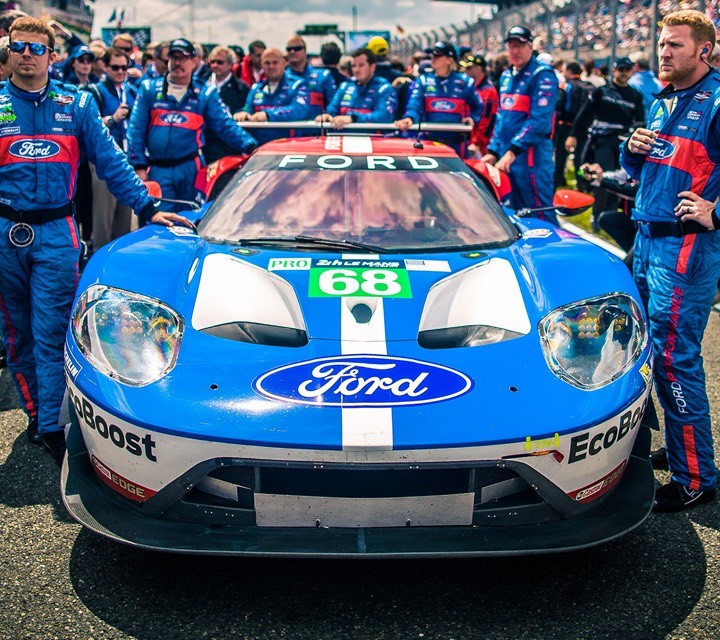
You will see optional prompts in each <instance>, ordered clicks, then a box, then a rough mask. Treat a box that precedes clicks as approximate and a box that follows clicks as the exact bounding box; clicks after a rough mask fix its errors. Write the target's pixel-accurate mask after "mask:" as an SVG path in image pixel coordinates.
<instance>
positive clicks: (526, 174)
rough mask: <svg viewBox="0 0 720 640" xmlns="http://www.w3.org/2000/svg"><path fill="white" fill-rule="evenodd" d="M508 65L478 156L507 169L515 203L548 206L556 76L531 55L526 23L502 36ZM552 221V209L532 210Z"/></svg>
mask: <svg viewBox="0 0 720 640" xmlns="http://www.w3.org/2000/svg"><path fill="white" fill-rule="evenodd" d="M504 42H505V46H506V48H507V54H508V59H509V61H510V65H511V66H510V68H508V69H506V70H505V71H503V74H502V76H500V110H499V111H498V117H497V121H496V122H495V131H494V132H493V137H492V139H491V140H490V144H489V145H488V153H487V154H486V155H484V156H483V158H482V159H483V160H484V161H485V162H488V163H490V164H494V165H495V166H496V167H497V168H498V169H500V170H501V171H507V172H509V173H510V184H511V185H512V195H511V198H512V204H513V207H514V208H515V209H522V208H525V207H531V208H532V207H549V206H551V205H552V199H553V195H554V188H553V187H554V174H555V163H554V160H553V142H552V133H553V125H554V119H555V106H556V103H557V97H558V81H557V78H556V76H555V72H554V71H553V69H552V68H551V67H548V66H547V65H545V64H542V63H540V62H538V61H537V59H536V58H534V57H533V48H532V42H533V36H532V33H530V30H529V29H528V28H527V27H522V26H517V27H512V28H511V29H510V30H509V31H508V32H507V35H506V36H505V40H504ZM538 217H539V218H541V219H548V220H550V221H551V222H553V223H555V224H557V218H556V216H555V213H554V212H552V211H545V212H541V213H538Z"/></svg>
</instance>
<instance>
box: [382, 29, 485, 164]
mask: <svg viewBox="0 0 720 640" xmlns="http://www.w3.org/2000/svg"><path fill="white" fill-rule="evenodd" d="M457 56H458V54H457V49H455V47H454V46H453V45H452V43H450V42H436V43H435V45H434V46H433V49H432V53H431V58H430V64H431V65H432V69H433V70H432V73H426V74H422V75H420V76H419V77H418V79H417V80H415V82H414V83H413V84H412V88H411V89H410V97H409V98H408V103H407V106H406V107H405V113H404V115H403V117H402V118H401V119H400V120H398V121H397V122H396V123H395V124H396V125H397V127H398V129H400V131H407V130H408V129H409V128H410V125H412V124H413V123H419V122H420V121H422V122H436V123H447V124H456V123H462V124H469V125H471V126H474V125H476V124H477V123H478V122H479V121H480V118H481V117H482V112H483V108H482V103H481V102H480V98H479V96H478V94H477V91H475V83H474V81H473V79H472V78H470V77H468V76H467V75H465V74H464V73H460V72H458V70H457V59H458V57H457ZM469 135H470V134H469V133H468V135H467V136H465V135H464V134H462V133H459V134H458V133H446V134H442V133H437V132H433V133H431V134H430V135H429V136H428V137H430V138H432V139H433V140H438V141H439V142H443V143H445V144H446V145H448V146H450V147H452V148H453V149H455V151H456V152H457V153H458V155H459V156H460V157H461V158H464V157H465V150H466V148H467V142H466V138H468V137H469Z"/></svg>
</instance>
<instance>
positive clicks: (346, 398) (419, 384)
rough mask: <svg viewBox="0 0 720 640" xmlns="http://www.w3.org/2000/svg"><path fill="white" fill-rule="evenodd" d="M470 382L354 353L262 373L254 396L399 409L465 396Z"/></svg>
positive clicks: (435, 368) (413, 363)
mask: <svg viewBox="0 0 720 640" xmlns="http://www.w3.org/2000/svg"><path fill="white" fill-rule="evenodd" d="M472 387H473V382H472V380H471V379H470V378H468V377H467V376H466V375H465V374H463V373H460V372H459V371H455V370H454V369H450V368H448V367H443V366H441V365H437V364H432V363H430V362H423V361H421V360H411V359H409V358H396V357H392V356H374V355H355V356H337V357H332V358H318V359H315V360H306V361H304V362H295V363H293V364H289V365H285V366H283V367H279V368H277V369H273V370H272V371H268V372H267V373H264V374H263V375H261V376H260V377H258V378H256V380H255V381H254V382H253V388H254V389H255V391H256V392H257V393H259V394H260V395H263V396H265V397H267V398H272V399H274V400H285V401H287V402H296V403H299V404H308V405H312V406H323V407H345V408H356V407H397V406H407V405H416V404H429V403H432V402H441V401H442V400H449V399H451V398H457V397H459V396H461V395H464V394H466V393H467V392H468V391H470V389H472Z"/></svg>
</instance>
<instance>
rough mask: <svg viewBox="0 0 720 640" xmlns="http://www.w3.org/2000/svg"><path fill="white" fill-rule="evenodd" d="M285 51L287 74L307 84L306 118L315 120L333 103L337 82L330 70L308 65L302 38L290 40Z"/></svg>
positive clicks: (305, 47)
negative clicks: (307, 102)
mask: <svg viewBox="0 0 720 640" xmlns="http://www.w3.org/2000/svg"><path fill="white" fill-rule="evenodd" d="M285 51H286V52H287V61H288V69H287V74H288V76H290V79H292V78H298V79H302V80H305V82H306V83H307V86H308V91H309V92H310V105H309V109H308V113H307V116H306V117H307V118H308V119H311V120H314V119H315V118H316V117H317V116H319V115H321V114H322V113H323V111H325V109H326V108H327V106H328V105H329V104H330V102H332V99H333V97H334V96H335V91H336V90H337V86H336V85H335V80H334V79H333V77H332V74H331V73H330V71H329V70H328V69H321V68H320V69H319V68H317V67H313V66H311V65H309V64H308V61H307V46H306V45H305V40H303V39H302V38H301V37H300V36H293V37H292V38H290V39H289V40H288V41H287V45H286V46H285ZM266 73H267V72H266ZM313 133H315V132H313Z"/></svg>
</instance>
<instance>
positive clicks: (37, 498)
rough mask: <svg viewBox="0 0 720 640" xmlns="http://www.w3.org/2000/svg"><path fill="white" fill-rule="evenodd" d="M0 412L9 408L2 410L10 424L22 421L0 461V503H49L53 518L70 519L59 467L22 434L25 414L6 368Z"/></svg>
mask: <svg viewBox="0 0 720 640" xmlns="http://www.w3.org/2000/svg"><path fill="white" fill-rule="evenodd" d="M13 410H17V411H14V412H13ZM0 412H13V414H12V417H11V416H10V414H9V413H8V414H6V415H7V416H8V418H9V419H10V420H11V421H12V424H13V425H17V426H18V427H20V425H22V430H21V431H20V433H19V435H18V436H17V437H16V438H15V440H14V441H13V442H12V445H11V446H10V453H9V454H8V456H7V458H6V459H5V462H3V463H0V504H4V505H6V506H8V507H13V508H21V507H27V506H31V505H37V504H49V505H50V506H52V508H53V512H54V513H53V516H54V518H55V520H57V521H59V522H74V521H73V520H72V518H71V517H70V514H68V512H67V511H66V510H65V507H64V506H63V503H62V498H61V496H60V468H59V467H58V466H57V464H55V462H54V461H53V459H52V458H51V457H50V455H49V453H48V452H47V451H46V450H45V448H44V447H42V446H38V445H34V444H31V443H30V441H29V440H28V439H27V437H26V435H25V429H24V426H25V420H26V418H25V415H24V414H23V413H22V412H21V411H20V410H19V408H18V404H17V401H16V397H15V389H14V387H13V384H12V380H11V379H10V375H9V372H8V371H3V372H2V375H0ZM15 414H17V418H15Z"/></svg>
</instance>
